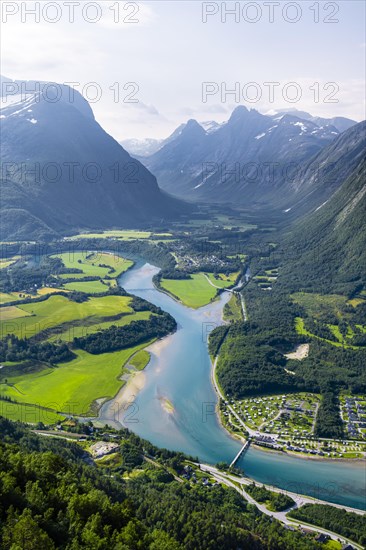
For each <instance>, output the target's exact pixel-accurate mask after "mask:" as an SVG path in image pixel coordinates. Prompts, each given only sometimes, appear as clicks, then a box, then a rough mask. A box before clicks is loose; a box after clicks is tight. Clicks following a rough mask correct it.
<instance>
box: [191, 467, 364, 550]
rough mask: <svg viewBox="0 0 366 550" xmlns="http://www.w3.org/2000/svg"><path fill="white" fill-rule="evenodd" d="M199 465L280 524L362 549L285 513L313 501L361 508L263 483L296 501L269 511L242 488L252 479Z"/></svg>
mask: <svg viewBox="0 0 366 550" xmlns="http://www.w3.org/2000/svg"><path fill="white" fill-rule="evenodd" d="M199 466H200V469H201V470H202V471H204V472H207V473H209V474H211V475H212V476H213V477H214V478H215V480H216V481H217V482H219V483H222V484H224V485H226V486H227V487H232V488H233V489H235V490H236V491H237V492H238V493H239V494H241V495H242V496H243V497H244V498H245V499H246V500H247V501H248V502H249V503H250V504H253V505H254V506H256V508H258V510H260V511H261V512H262V513H263V514H266V515H267V516H270V517H273V518H275V519H277V520H278V521H280V522H281V523H282V524H284V525H287V526H289V527H299V528H302V529H306V530H308V531H313V532H314V533H324V534H325V535H328V536H329V537H330V538H331V539H333V540H340V541H341V542H342V543H343V544H352V545H353V546H354V547H355V548H358V549H360V550H362V546H360V545H359V544H356V543H355V542H354V541H352V540H350V539H347V538H346V537H343V536H341V535H338V534H337V533H333V532H332V531H328V530H327V529H322V528H321V527H316V526H311V525H308V524H306V523H301V522H300V521H297V520H295V519H293V518H288V517H287V515H286V514H287V513H288V512H290V511H291V510H294V509H296V508H300V507H301V506H303V505H304V504H315V503H316V504H325V505H328V506H329V505H330V506H334V507H336V508H340V509H343V510H346V511H347V512H354V513H356V514H360V515H365V512H363V511H362V510H358V509H357V508H351V507H349V506H342V505H340V504H333V503H329V502H326V501H323V500H319V499H316V498H311V497H305V496H302V495H298V494H297V493H291V492H289V491H285V490H282V489H279V488H278V487H272V486H270V485H264V487H266V488H267V489H269V490H270V491H273V492H276V493H283V494H286V495H288V496H289V497H291V498H292V499H293V500H294V501H295V503H296V504H295V505H294V506H292V507H291V508H289V509H288V510H285V511H283V512H271V511H270V510H268V509H267V508H266V506H265V505H264V504H260V503H259V502H257V501H256V500H254V499H253V497H251V496H250V495H249V493H247V491H246V490H245V489H244V486H246V485H251V484H252V483H253V480H250V479H247V478H243V477H242V478H238V477H236V476H232V475H230V474H226V473H224V472H221V471H220V470H218V469H217V468H215V467H214V466H209V465H208V464H199ZM238 484H239V486H238ZM260 485H262V484H260Z"/></svg>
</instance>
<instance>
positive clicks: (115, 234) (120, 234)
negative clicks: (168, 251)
mask: <svg viewBox="0 0 366 550" xmlns="http://www.w3.org/2000/svg"><path fill="white" fill-rule="evenodd" d="M150 236H151V232H150V231H133V230H125V231H124V230H118V229H116V230H114V231H100V232H99V233H81V234H80V235H73V236H72V237H68V239H67V240H70V241H71V240H73V241H75V240H77V239H108V238H109V239H119V240H121V241H129V240H133V239H148V238H149V237H150Z"/></svg>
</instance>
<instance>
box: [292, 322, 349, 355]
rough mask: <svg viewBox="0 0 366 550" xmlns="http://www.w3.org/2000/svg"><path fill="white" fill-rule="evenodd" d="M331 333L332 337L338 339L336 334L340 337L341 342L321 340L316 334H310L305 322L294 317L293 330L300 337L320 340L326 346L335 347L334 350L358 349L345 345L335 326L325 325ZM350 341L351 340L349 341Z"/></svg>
mask: <svg viewBox="0 0 366 550" xmlns="http://www.w3.org/2000/svg"><path fill="white" fill-rule="evenodd" d="M327 326H328V327H329V328H330V329H331V330H332V332H333V334H334V336H335V337H336V338H338V334H339V335H340V336H341V338H342V340H341V341H338V342H336V341H334V340H327V339H326V338H321V337H320V336H317V335H316V334H313V333H311V332H310V331H309V330H307V328H306V327H305V321H304V319H303V318H302V317H296V319H295V329H296V332H297V334H301V336H309V337H310V338H316V339H317V340H322V341H323V342H327V344H330V345H331V346H335V347H336V348H341V347H343V348H348V349H359V348H358V347H357V346H352V344H350V343H346V342H347V340H345V339H344V338H343V336H342V335H341V334H340V332H339V329H338V327H337V326H336V325H327ZM350 341H352V340H350Z"/></svg>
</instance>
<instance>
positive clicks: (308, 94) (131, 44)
mask: <svg viewBox="0 0 366 550" xmlns="http://www.w3.org/2000/svg"><path fill="white" fill-rule="evenodd" d="M79 2H80V6H79V7H75V21H74V22H73V23H71V22H70V21H69V11H68V8H66V7H65V6H64V2H63V1H60V2H57V4H58V6H59V10H60V11H59V15H60V20H59V21H57V22H55V23H51V22H50V21H47V20H46V19H47V18H48V19H49V20H51V19H53V18H56V16H57V13H56V11H52V10H50V11H49V13H46V16H44V14H42V13H40V22H35V20H34V16H32V15H29V14H27V13H26V12H25V11H24V13H22V12H21V9H19V12H18V13H15V14H10V13H9V15H8V16H7V20H6V22H5V20H4V17H5V15H6V14H5V15H4V4H6V2H2V6H3V13H2V38H1V42H2V52H3V60H2V69H1V71H2V74H4V75H5V76H8V77H10V78H15V79H40V80H54V81H57V82H79V83H80V85H77V86H76V89H79V90H84V95H85V94H86V93H89V94H90V97H94V95H95V94H98V96H99V97H98V98H97V101H95V102H94V103H92V107H93V110H94V112H95V115H96V118H97V120H98V121H99V122H100V123H101V124H102V126H103V127H104V128H105V129H106V130H107V131H108V132H109V133H111V134H112V135H113V136H114V137H116V138H117V139H125V138H131V137H137V138H142V137H165V136H166V135H168V134H169V133H170V132H171V131H173V130H174V128H175V127H176V126H177V125H178V124H180V123H181V122H184V121H186V120H187V119H188V118H196V119H198V120H200V121H204V120H211V119H214V120H218V121H219V122H220V121H223V120H226V119H227V118H228V116H229V115H230V112H231V110H232V109H233V108H234V107H235V106H236V105H237V104H238V98H236V97H235V96H234V95H226V96H225V94H224V95H223V97H222V96H221V92H223V91H224V90H225V86H226V87H227V89H232V88H234V87H235V86H236V87H237V88H238V86H239V91H240V94H241V97H240V98H239V100H240V103H241V104H245V105H247V106H248V107H251V108H256V109H258V110H259V111H261V112H267V111H269V110H271V109H276V108H277V109H284V108H297V109H302V110H306V111H309V112H311V113H312V114H315V115H322V116H335V115H336V116H348V117H351V118H354V119H356V120H362V119H364V118H365V102H364V82H365V68H364V67H365V40H366V38H365V26H364V20H365V3H364V2H363V1H349V0H347V1H340V2H314V1H309V2H308V1H304V0H302V1H299V2H287V1H286V2H282V1H281V2H280V1H277V2H267V4H270V5H272V9H274V12H273V13H274V21H273V22H270V8H269V7H268V5H267V6H266V3H265V2H239V4H240V17H239V21H238V22H235V19H234V16H229V15H228V16H227V20H226V22H223V21H222V20H221V15H222V13H221V12H220V6H221V4H222V2H211V3H206V4H205V3H203V2H200V1H191V2H190V1H186V0H185V1H176V2H172V1H170V0H165V1H157V2H144V3H139V4H138V12H137V13H135V14H134V15H131V16H130V17H131V18H132V19H136V20H137V21H138V22H136V23H128V22H127V21H123V20H122V19H123V18H128V16H129V14H132V12H133V11H137V9H136V8H135V7H134V6H133V5H132V6H126V2H120V13H119V21H118V23H115V22H114V20H113V17H114V12H113V11H112V10H111V7H112V6H113V5H115V4H116V2H115V1H113V2H109V1H108V0H104V1H103V2H99V6H100V10H101V12H100V13H101V14H102V15H101V17H100V20H99V21H98V22H97V23H91V22H90V21H86V20H85V14H84V19H83V16H82V12H81V10H82V8H83V7H84V6H85V5H86V4H87V3H88V2H84V1H83V0H79ZM8 4H9V3H8ZM11 4H14V3H11ZM19 4H25V3H24V2H19ZM33 4H34V2H28V3H27V6H28V8H29V7H32V5H33ZM41 4H42V5H44V2H41ZM204 4H205V5H204ZM209 4H210V5H209ZM223 4H224V5H226V7H227V9H230V8H233V7H234V4H235V2H226V3H223ZM251 4H252V6H251ZM277 4H279V5H277ZM291 4H293V6H291ZM317 5H318V6H319V22H317V23H316V22H315V21H314V19H315V12H314V9H315V7H316V6H317ZM311 6H313V9H311ZM124 8H125V9H124ZM338 8H339V11H338ZM243 9H244V10H245V9H246V10H247V11H246V12H245V11H244V12H243V11H242V10H243ZM9 10H11V8H9ZM203 10H206V11H207V10H213V11H216V10H218V13H215V14H213V15H211V16H207V22H206V23H203V21H202V11H203ZM300 10H301V13H300ZM336 11H338V13H336ZM86 13H87V16H86V17H87V18H89V19H92V18H93V17H94V14H95V16H98V14H99V15H100V13H99V12H97V10H96V11H95V12H94V11H93V8H90V9H89V11H87V12H86ZM243 13H244V15H243ZM22 16H23V18H24V19H25V21H24V22H22V21H21V17H22ZM296 16H297V17H298V18H299V20H298V21H297V22H294V23H290V22H288V21H286V20H285V19H284V17H287V19H295V17H296ZM255 18H257V19H258V21H257V22H252V23H250V22H248V19H249V20H251V21H253V20H254V19H255ZM326 18H328V19H332V20H334V19H338V22H334V23H331V22H328V23H327V22H325V20H326ZM90 82H95V83H96V85H95V86H93V85H90V86H88V85H87V84H88V83H90ZM203 82H210V83H216V84H215V85H213V87H214V88H215V90H214V92H215V93H213V94H212V95H210V96H208V97H207V101H206V102H203V101H202V83H203ZM251 82H255V83H256V87H255V88H253V87H252V88H251V87H248V86H247V85H248V83H251ZM266 82H267V83H268V82H278V83H279V85H277V86H276V87H275V88H274V90H275V91H274V102H273V103H272V102H271V101H270V98H269V89H268V84H267V86H265V85H264V83H266ZM290 82H295V83H296V89H295V88H291V87H290V88H289V83H290ZM116 83H118V84H116ZM128 83H135V84H128ZM235 83H237V84H235ZM315 83H317V84H316V85H315V86H314V84H315ZM124 86H126V89H123V88H124ZM111 88H112V89H111ZM118 88H119V94H118V96H119V97H118V98H117V91H118ZM258 90H260V93H261V98H260V100H258V101H256V102H254V101H253V102H248V101H247V102H246V101H245V100H244V99H245V98H247V97H250V98H253V94H254V92H256V93H258ZM286 90H287V93H288V94H290V99H291V98H294V93H295V92H296V93H298V90H300V91H301V96H302V97H301V100H300V101H299V102H296V103H291V102H289V101H288V99H286V96H285V97H284V95H283V94H285V92H286ZM243 93H244V99H243ZM129 94H130V97H131V99H132V100H133V99H137V100H138V102H136V103H129V102H126V100H127V99H128V96H129ZM316 96H317V101H315V97H316ZM327 96H328V102H326V101H325V100H326V99H327ZM329 98H330V99H331V100H332V99H333V100H337V102H329ZM116 99H118V101H117V102H116V101H115V100H116Z"/></svg>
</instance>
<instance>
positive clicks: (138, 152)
mask: <svg viewBox="0 0 366 550" xmlns="http://www.w3.org/2000/svg"><path fill="white" fill-rule="evenodd" d="M163 141H164V140H162V139H154V138H145V139H124V140H122V141H120V142H119V143H120V145H122V147H123V148H124V149H126V151H127V152H128V153H129V154H130V155H134V156H135V157H148V156H150V155H153V154H154V153H156V151H158V150H159V149H160V147H161V145H162V143H163Z"/></svg>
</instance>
